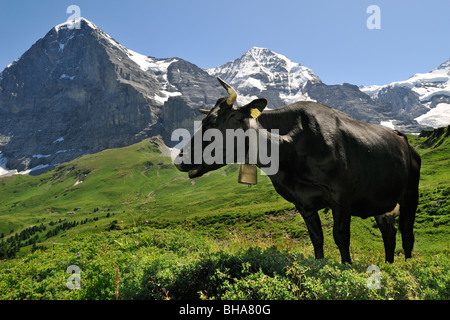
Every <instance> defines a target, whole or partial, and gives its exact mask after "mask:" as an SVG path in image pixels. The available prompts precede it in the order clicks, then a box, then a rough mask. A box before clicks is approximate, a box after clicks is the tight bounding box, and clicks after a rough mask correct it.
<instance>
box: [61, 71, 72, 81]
mask: <svg viewBox="0 0 450 320" xmlns="http://www.w3.org/2000/svg"><path fill="white" fill-rule="evenodd" d="M59 79H69V80H73V79H75V76H68V75H66V74H65V73H63V74H62V75H61V76H60V77H59Z"/></svg>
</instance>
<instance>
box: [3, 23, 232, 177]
mask: <svg viewBox="0 0 450 320" xmlns="http://www.w3.org/2000/svg"><path fill="white" fill-rule="evenodd" d="M77 23H79V28H74V25H75V24H77ZM223 94H224V93H223V89H222V88H221V86H220V84H219V83H217V81H216V80H215V79H214V78H213V77H211V76H210V75H208V74H207V73H206V72H205V71H203V70H202V69H200V68H198V67H197V66H195V65H193V64H191V63H189V62H188V61H185V60H183V59H179V58H169V59H157V58H152V57H147V56H144V55H141V54H138V53H136V52H134V51H132V50H129V49H128V48H125V47H124V46H122V45H121V44H119V43H118V42H117V41H115V40H114V39H113V38H112V37H110V36H109V35H108V34H106V33H105V32H104V31H103V30H101V29H100V28H98V27H97V26H96V25H95V24H93V23H92V22H90V21H88V20H86V19H83V18H82V19H80V20H77V21H72V22H66V23H63V24H60V25H58V26H55V27H54V28H52V29H51V30H50V31H49V32H48V33H47V34H46V35H45V36H44V37H43V38H42V39H40V40H38V41H37V42H36V43H35V44H34V45H33V46H32V47H31V48H30V49H29V50H27V51H26V52H25V53H24V54H23V55H22V56H21V57H20V58H18V59H16V60H15V61H14V62H13V63H12V64H10V65H9V66H8V67H7V68H5V70H3V72H2V73H1V79H0V152H1V154H0V156H1V159H0V166H1V167H2V168H3V169H2V170H3V171H2V172H3V173H5V171H7V169H8V170H9V169H10V170H18V171H19V172H27V171H28V170H33V172H32V173H37V172H38V170H41V171H42V170H45V169H49V168H51V167H53V166H54V165H56V164H59V163H62V162H65V161H69V160H72V159H75V158H77V157H80V156H82V155H84V154H89V153H94V152H98V151H101V150H103V149H107V148H113V147H121V146H125V145H129V144H131V143H134V142H138V141H140V140H142V139H144V138H146V137H148V136H154V135H161V136H162V137H164V138H166V139H167V137H169V140H170V134H171V132H172V130H173V128H174V127H175V128H177V127H183V126H185V127H192V124H191V123H190V122H191V121H192V119H193V118H195V116H196V115H197V114H196V112H195V110H194V109H195V108H199V107H204V106H205V105H210V104H214V102H215V100H216V99H217V97H219V96H221V95H223ZM181 97H182V98H181ZM188 124H189V126H188ZM0 173H1V172H0Z"/></svg>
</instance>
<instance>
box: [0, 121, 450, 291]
mask: <svg viewBox="0 0 450 320" xmlns="http://www.w3.org/2000/svg"><path fill="white" fill-rule="evenodd" d="M408 139H409V142H410V144H411V145H412V146H413V147H414V148H415V149H416V150H417V151H418V152H419V154H420V156H421V157H422V168H421V178H420V198H419V206H418V209H417V215H416V220H415V225H414V234H415V239H416V241H415V245H414V250H413V256H412V259H408V260H407V261H405V258H404V255H403V249H402V246H401V234H400V232H397V246H396V251H395V261H394V263H392V264H390V263H386V262H385V257H384V247H383V240H382V237H381V233H380V230H379V229H378V227H377V225H376V223H375V220H374V218H368V219H361V218H357V217H353V218H352V223H351V244H350V250H351V258H352V261H353V263H352V264H351V265H349V264H342V263H341V262H340V255H339V250H338V248H337V247H336V245H335V244H334V241H333V235H332V226H333V219H332V214H331V211H329V210H322V211H321V212H320V219H321V221H322V225H323V230H324V236H325V259H321V260H315V259H314V249H313V246H312V244H311V241H310V238H309V235H308V231H307V229H306V226H305V223H304V221H303V219H302V217H301V216H300V215H299V214H298V212H297V211H296V210H295V208H294V206H293V204H291V203H289V202H287V201H286V200H284V199H283V198H281V196H280V195H278V193H277V192H276V191H275V190H274V188H273V186H272V184H271V182H270V180H269V178H268V177H267V176H264V175H261V174H258V183H257V184H256V185H255V186H252V187H251V188H249V187H248V186H247V185H243V184H238V183H237V179H238V170H239V166H238V165H228V166H226V167H223V168H221V169H219V170H217V171H214V172H210V173H208V174H205V175H204V176H203V177H200V178H197V179H189V178H188V177H187V174H186V173H182V172H180V171H178V170H177V169H176V168H175V166H174V165H173V163H172V160H171V158H170V150H169V149H168V148H167V147H166V146H165V145H164V143H163V142H162V140H161V139H159V138H150V139H146V140H143V141H141V142H139V143H137V144H134V145H131V146H128V147H124V148H117V149H108V150H105V151H102V152H100V153H96V154H91V155H86V156H83V157H81V158H78V159H76V160H74V161H70V162H66V163H63V164H61V165H59V166H57V167H56V168H54V169H53V170H51V171H48V172H45V173H43V174H41V175H37V176H30V175H13V176H9V177H4V178H1V179H0V259H1V260H0V299H2V300H18V299H32V300H40V299H45V300H60V299H64V300H66V299H67V300H91V299H99V300H116V299H117V300H135V299H151V300H155V299H156V300H164V299H172V300H174V299H175V300H176V299H193V300H196V299H203V300H210V299H213V300H222V299H227V300H228V299H239V300H243V299H244V300H266V299H267V300H273V299H278V300H298V299H319V300H326V299H351V300H353V299H364V300H366V299H376V300H380V299H383V300H387V299H392V300H398V299H402V300H403V299H405V300H410V299H420V300H421V299H427V300H428V299H438V300H447V299H449V298H450V272H449V271H450V201H449V196H450V126H449V127H443V128H439V129H435V130H429V131H422V133H421V134H420V135H408ZM397 219H398V218H397ZM397 229H398V227H397Z"/></svg>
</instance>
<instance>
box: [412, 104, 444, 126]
mask: <svg viewBox="0 0 450 320" xmlns="http://www.w3.org/2000/svg"><path fill="white" fill-rule="evenodd" d="M414 120H416V121H417V122H418V123H419V124H422V125H426V126H431V127H433V128H438V127H445V126H448V125H450V104H448V103H439V104H438V105H436V107H435V108H433V109H431V110H430V111H428V112H427V113H425V114H423V115H421V116H419V117H417V118H415V119H414Z"/></svg>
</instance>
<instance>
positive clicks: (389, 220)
mask: <svg viewBox="0 0 450 320" xmlns="http://www.w3.org/2000/svg"><path fill="white" fill-rule="evenodd" d="M400 208H401V207H400ZM375 221H376V222H377V225H378V228H380V231H381V235H382V236H383V242H384V252H385V255H386V261H387V262H390V263H392V262H394V253H395V234H396V233H397V230H396V229H395V226H394V223H395V217H394V216H388V215H381V216H376V217H375Z"/></svg>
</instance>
